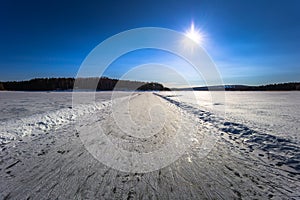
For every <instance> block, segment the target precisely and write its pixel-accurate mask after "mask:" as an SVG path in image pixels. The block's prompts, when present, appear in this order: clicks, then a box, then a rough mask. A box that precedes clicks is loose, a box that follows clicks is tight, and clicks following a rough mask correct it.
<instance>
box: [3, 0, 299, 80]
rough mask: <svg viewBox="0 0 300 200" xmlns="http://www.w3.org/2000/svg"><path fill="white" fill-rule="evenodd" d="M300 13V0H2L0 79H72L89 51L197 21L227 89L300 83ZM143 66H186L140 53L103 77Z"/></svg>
mask: <svg viewBox="0 0 300 200" xmlns="http://www.w3.org/2000/svg"><path fill="white" fill-rule="evenodd" d="M299 10H300V1H297V0H295V1H294V0H282V1H281V0H280V1H276V0H274V1H269V0H265V1H264V0H259V1H256V0H249V1H247V0H243V1H241V0H238V1H232V0H226V1H225V0H224V1H219V0H208V1H201V0H197V1H191V0H184V1H178V0H177V1H175V0H174V1H170V0H149V1H144V0H123V1H121V0H120V1H113V0H110V1H109V0H107V1H101V0H99V1H76V0H73V1H71V0H70V1H64V0H57V1H56V0H52V1H32V0H26V1H24V0H2V1H1V5H0V27H1V28H0V70H1V73H0V80H1V81H6V80H27V79H30V78H34V77H75V76H76V74H77V71H78V69H79V67H80V65H81V63H82V61H83V60H84V59H85V57H86V56H87V55H88V53H89V52H90V51H91V50H92V49H93V48H94V47H95V46H97V45H98V44H99V43H100V42H102V41H103V40H105V39H106V38H108V37H110V36H112V35H114V34H117V33H119V32H121V31H125V30H128V29H132V28H138V27H149V26H151V27H153V26H154V27H164V28H169V29H173V30H176V31H180V32H185V31H186V30H187V29H188V28H189V27H190V24H191V21H194V24H195V27H196V28H198V29H200V30H201V32H203V33H205V39H204V41H203V44H202V45H203V47H204V48H205V49H206V50H207V52H208V54H209V55H210V56H211V58H212V59H213V60H214V62H215V63H216V65H217V67H218V69H219V71H220V73H221V76H222V78H223V80H224V82H225V83H226V84H252V85H258V84H265V83H276V82H289V81H300V66H299V63H300V37H299V36H300V12H299ZM147 62H162V63H167V64H169V65H172V64H174V65H178V66H179V65H180V66H181V67H186V68H189V67H190V66H188V65H187V64H186V63H184V62H183V61H180V59H178V58H176V56H174V55H170V54H168V53H166V52H162V51H155V50H145V51H143V50H140V51H137V52H132V53H130V54H128V55H124V56H122V57H121V58H120V59H118V60H116V61H115V62H114V63H113V64H112V65H111V66H110V68H109V69H108V70H107V72H106V73H105V75H107V76H110V77H116V78H119V77H121V76H123V74H124V73H125V72H126V71H128V70H129V69H131V68H132V67H135V66H136V65H141V64H147ZM181 64H182V65H181ZM156 68H159V66H156ZM185 71H186V72H189V70H188V69H187V70H185ZM191 73H192V72H191ZM154 74H155V73H154ZM157 74H159V73H157ZM131 78H132V79H135V77H134V76H133V77H131ZM152 78H153V79H154V80H157V81H162V80H164V77H159V76H156V77H155V76H154V75H153V77H152ZM170 82H172V80H170ZM175 82H176V81H175ZM191 82H193V83H194V84H195V85H199V84H202V82H201V81H200V80H197V79H195V77H194V78H193V77H191ZM174 85H176V83H175V84H174ZM177 85H180V84H177Z"/></svg>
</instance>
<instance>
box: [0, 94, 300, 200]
mask: <svg viewBox="0 0 300 200" xmlns="http://www.w3.org/2000/svg"><path fill="white" fill-rule="evenodd" d="M154 102H155V104H156V105H157V106H158V107H162V108H165V109H166V110H167V114H168V119H169V121H167V122H166V123H165V126H164V128H163V130H165V131H166V130H167V131H169V132H164V131H161V132H159V133H157V134H156V139H155V140H156V144H160V142H161V141H160V140H164V141H166V139H168V137H172V131H174V129H176V123H175V122H176V119H177V118H178V112H181V109H184V107H182V106H181V105H180V104H179V103H178V102H175V101H171V100H170V99H167V98H162V97H161V96H157V95H154V94H152V93H141V94H137V95H134V96H133V97H131V99H130V105H135V106H131V108H130V109H131V112H132V113H134V115H135V116H136V118H135V119H133V120H135V122H136V123H137V124H138V123H145V121H148V120H149V113H148V112H145V110H148V108H149V107H151V106H152V104H153V103H154ZM119 103H120V105H121V103H122V102H119ZM118 114H120V115H121V114H122V113H118ZM199 115H201V116H200V118H199ZM193 116H195V121H197V120H199V122H197V124H198V125H199V127H196V128H197V130H198V131H197V133H196V134H197V135H196V136H195V137H198V138H197V140H194V141H193V142H191V144H190V147H189V148H188V150H187V151H186V152H185V153H184V154H183V155H182V156H181V157H180V158H179V159H178V160H177V161H175V162H174V163H172V164H171V165H169V166H167V167H164V168H162V169H160V170H157V171H153V172H149V173H125V172H120V171H118V170H115V169H113V168H110V167H107V166H106V165H104V164H102V163H101V162H99V161H98V160H96V159H95V158H94V157H93V156H92V155H91V154H90V153H89V152H88V151H87V150H86V148H85V146H84V145H83V143H82V141H81V134H87V133H82V132H80V131H79V132H78V131H77V130H76V129H75V127H74V125H73V124H68V125H65V126H63V127H61V128H60V129H57V130H53V131H50V132H49V133H48V134H41V135H36V136H31V137H24V138H23V139H22V141H16V142H13V143H10V144H7V145H5V146H3V147H2V152H1V154H0V155H1V159H0V168H1V170H0V182H1V183H0V199H272V198H275V199H299V198H300V192H299V186H300V185H299V179H300V177H299V171H298V168H297V166H296V167H294V168H293V167H292V168H289V166H288V165H284V164H283V165H281V166H279V165H276V164H274V163H273V162H271V161H270V162H269V160H268V159H269V158H268V155H267V153H265V152H264V151H263V150H262V149H260V148H256V149H254V150H253V149H252V148H250V147H249V146H247V145H245V144H244V143H243V142H241V140H240V139H239V138H236V139H232V138H233V137H234V136H232V135H230V134H234V133H235V130H234V129H236V131H243V130H244V131H247V129H246V128H245V127H241V126H240V125H238V124H234V123H231V124H227V125H228V127H227V128H230V131H229V130H228V129H226V123H225V127H223V128H222V127H221V125H218V124H217V123H218V119H213V118H212V116H211V115H209V113H202V114H201V112H199V113H191V115H189V114H188V113H187V114H186V118H189V119H190V118H191V117H193ZM197 116H198V117H197ZM171 119H173V120H171ZM212 119H213V120H212ZM78 120H80V121H81V124H82V126H86V127H87V129H86V130H90V129H89V128H90V127H93V126H99V125H100V126H101V127H103V130H105V133H106V134H107V135H108V136H109V137H111V138H112V139H113V138H115V139H116V141H117V140H118V139H120V138H122V139H124V140H126V141H127V143H126V145H124V146H123V148H129V147H131V148H129V150H132V151H138V150H139V148H142V149H144V150H145V149H146V150H147V149H148V150H149V149H150V150H151V145H150V146H149V144H147V143H145V142H143V143H139V140H138V139H137V138H134V137H128V136H124V135H121V134H120V130H119V129H118V126H117V124H115V122H114V116H113V113H112V110H111V107H110V106H106V107H103V108H101V109H100V110H99V111H98V112H97V113H93V114H90V115H89V114H87V115H86V116H84V117H80V119H78ZM219 123H220V124H224V121H222V120H220V121H219ZM228 123H229V122H228ZM218 126H219V127H218ZM241 128H244V129H243V130H241ZM211 129H218V130H219V134H218V135H217V136H218V137H219V139H218V141H217V143H216V144H215V145H214V147H213V148H212V150H211V151H210V153H209V154H208V155H207V156H206V157H204V158H202V157H201V158H200V157H199V156H198V155H199V146H200V144H201V138H204V134H208V133H209V131H210V130H211ZM83 130H84V129H83ZM258 135H259V134H258ZM150 140H151V139H149V141H150ZM195 141H198V142H195ZM152 142H153V141H152V140H151V144H152ZM130 143H132V144H133V146H129V145H130ZM136 144H139V145H136ZM258 145H259V144H258ZM138 147H139V148H138ZM292 147H293V146H292ZM292 147H291V148H292ZM293 148H295V149H294V151H295V152H296V153H297V152H298V150H299V148H298V147H297V146H296V147H293ZM297 155H298V154H297ZM292 169H294V171H292Z"/></svg>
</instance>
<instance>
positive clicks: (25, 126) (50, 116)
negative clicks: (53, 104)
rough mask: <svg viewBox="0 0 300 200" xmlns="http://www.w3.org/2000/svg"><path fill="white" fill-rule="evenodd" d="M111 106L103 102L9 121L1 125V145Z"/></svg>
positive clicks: (53, 128)
mask: <svg viewBox="0 0 300 200" xmlns="http://www.w3.org/2000/svg"><path fill="white" fill-rule="evenodd" d="M109 104H111V102H110V101H103V102H101V103H97V104H82V105H77V106H76V107H73V108H72V107H69V108H63V109H60V110H57V111H53V112H48V113H45V114H36V115H33V116H29V117H24V118H22V119H17V120H13V119H12V120H8V121H4V122H1V123H0V144H6V143H9V142H10V141H12V140H18V139H21V138H22V137H24V136H29V135H37V134H42V133H46V132H48V131H50V130H55V129H58V128H60V127H62V126H64V125H67V124H69V123H72V122H74V121H75V120H76V119H78V118H79V117H80V116H83V115H85V114H91V113H95V112H97V111H99V110H100V109H101V108H103V107H105V106H108V105H109Z"/></svg>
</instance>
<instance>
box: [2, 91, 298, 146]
mask: <svg viewBox="0 0 300 200" xmlns="http://www.w3.org/2000/svg"><path fill="white" fill-rule="evenodd" d="M215 93H218V92H215ZM121 94H124V95H126V92H124V93H122V92H121ZM161 94H162V95H165V96H170V94H172V95H174V94H175V95H174V96H170V97H169V98H171V99H174V100H177V101H180V102H183V103H185V104H187V105H190V106H192V108H191V109H200V110H207V111H210V112H212V113H214V114H216V115H221V116H222V117H223V118H224V119H225V120H229V121H234V122H239V123H242V124H245V125H247V126H249V127H251V128H253V129H256V130H262V131H265V132H271V133H272V134H274V135H276V136H282V137H285V138H289V139H293V140H295V141H297V142H299V124H300V115H299V110H300V92H296V91H295V92H225V93H223V94H222V95H225V101H223V102H222V103H220V104H218V103H216V101H218V100H214V101H213V100H212V95H211V92H207V91H196V92H186V91H184V92H182V91H176V92H175V93H173V92H172V93H169V92H162V93H161ZM82 95H83V96H84V95H85V93H84V92H83V93H82ZM111 95H112V92H97V93H96V102H105V101H109V100H110V99H111ZM71 107H72V93H71V92H0V110H1V114H0V124H1V126H2V127H1V131H2V132H1V135H2V136H3V134H5V133H4V132H3V131H4V130H3V126H6V131H7V132H10V133H13V134H17V135H24V134H22V133H16V132H15V131H16V130H12V129H13V128H14V127H22V126H24V124H23V123H24V122H27V123H29V124H36V123H47V120H48V121H49V120H50V121H51V120H52V121H53V120H54V121H55V120H65V119H64V118H75V117H76V116H77V115H80V114H84V112H88V110H84V109H87V107H84V106H83V107H82V109H83V110H76V111H72V109H70V108H71ZM90 109H91V108H90ZM45 116H49V117H48V119H44V120H46V121H41V120H42V118H43V117H45ZM24 120H25V121H24ZM18 123H20V124H18ZM62 124H64V123H62ZM10 126H11V127H10ZM31 126H32V125H31ZM56 128H57V127H56ZM20 131H22V129H20Z"/></svg>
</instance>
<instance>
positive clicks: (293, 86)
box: [172, 82, 300, 91]
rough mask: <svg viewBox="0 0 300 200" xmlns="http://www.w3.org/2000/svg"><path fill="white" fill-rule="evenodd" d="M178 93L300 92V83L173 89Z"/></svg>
mask: <svg viewBox="0 0 300 200" xmlns="http://www.w3.org/2000/svg"><path fill="white" fill-rule="evenodd" d="M172 90H177V91H193V90H194V91H224V90H226V91H292V90H300V82H293V83H278V84H268V85H261V86H249V85H215V86H209V87H207V86H204V87H192V88H172Z"/></svg>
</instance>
